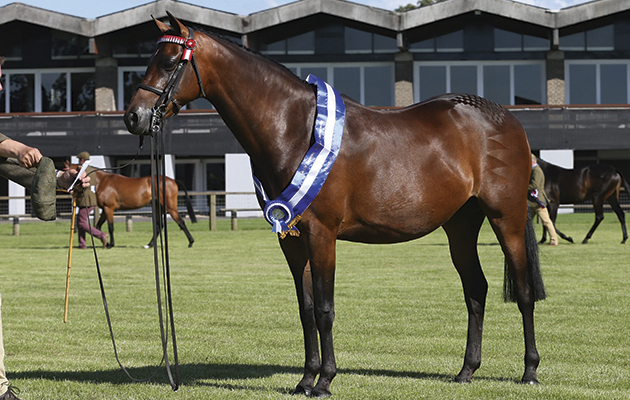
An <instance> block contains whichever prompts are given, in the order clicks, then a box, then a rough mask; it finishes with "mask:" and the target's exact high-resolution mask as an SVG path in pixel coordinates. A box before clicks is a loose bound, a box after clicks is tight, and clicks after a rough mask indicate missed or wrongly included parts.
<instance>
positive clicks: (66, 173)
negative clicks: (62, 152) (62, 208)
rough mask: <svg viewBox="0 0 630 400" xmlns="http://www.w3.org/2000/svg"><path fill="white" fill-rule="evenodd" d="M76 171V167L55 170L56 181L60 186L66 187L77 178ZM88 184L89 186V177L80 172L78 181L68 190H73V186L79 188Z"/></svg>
mask: <svg viewBox="0 0 630 400" xmlns="http://www.w3.org/2000/svg"><path fill="white" fill-rule="evenodd" d="M78 173H79V171H77V170H76V169H66V170H63V171H59V172H57V183H58V184H59V186H61V187H62V188H64V189H67V188H68V187H69V186H70V185H72V182H74V180H75V179H76V178H77V174H78ZM88 186H90V177H89V176H87V175H86V174H85V172H83V173H82V174H81V178H79V181H78V182H77V183H76V185H74V187H73V188H72V190H71V191H70V192H74V190H75V188H76V189H79V188H80V187H84V188H85V187H88Z"/></svg>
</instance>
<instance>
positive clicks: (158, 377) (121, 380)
mask: <svg viewBox="0 0 630 400" xmlns="http://www.w3.org/2000/svg"><path fill="white" fill-rule="evenodd" d="M127 370H128V372H129V374H130V375H131V376H132V377H133V378H134V379H140V380H141V379H146V378H148V377H150V376H153V375H154V376H153V377H152V379H151V380H150V382H152V383H161V382H163V383H164V384H168V382H169V380H168V377H167V374H166V369H165V367H164V366H160V367H155V366H147V367H140V368H127ZM171 370H172V373H173V375H175V369H174V367H173V366H171ZM179 370H180V376H181V384H182V386H212V387H216V388H223V389H230V390H232V389H233V390H261V388H259V387H255V386H246V385H238V384H234V383H222V382H211V381H213V380H216V381H223V380H230V381H234V380H239V379H243V380H246V379H259V378H266V377H270V376H273V375H276V374H294V375H298V376H301V375H302V373H303V369H302V368H300V367H295V366H286V365H254V364H183V365H180V366H179ZM156 372H157V373H156ZM340 374H350V375H364V376H384V377H393V378H410V379H418V380H436V381H443V382H453V378H454V376H453V375H446V374H438V373H427V372H416V371H393V370H384V369H363V368H358V369H339V370H338V375H340ZM10 375H11V376H10V378H11V379H47V380H52V381H75V382H81V383H95V384H98V383H110V384H121V385H122V384H129V383H131V382H132V381H131V380H130V379H129V378H128V377H127V376H126V375H125V373H124V372H123V371H122V370H121V369H119V368H117V369H107V370H100V371H21V372H14V373H11V374H10ZM299 379H300V378H296V379H295V384H296V385H297V383H298V382H299ZM473 380H477V381H493V382H512V383H518V382H519V381H518V380H516V379H511V378H502V377H479V378H473ZM453 384H455V383H453ZM292 391H293V387H291V388H279V389H278V392H280V393H291V392H292Z"/></svg>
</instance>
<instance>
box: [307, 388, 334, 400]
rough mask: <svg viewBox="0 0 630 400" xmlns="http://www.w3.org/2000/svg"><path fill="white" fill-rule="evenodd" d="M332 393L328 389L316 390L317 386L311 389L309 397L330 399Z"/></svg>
mask: <svg viewBox="0 0 630 400" xmlns="http://www.w3.org/2000/svg"><path fill="white" fill-rule="evenodd" d="M330 396H332V393H330V390H328V389H317V386H316V387H314V388H313V391H312V392H311V394H310V397H330Z"/></svg>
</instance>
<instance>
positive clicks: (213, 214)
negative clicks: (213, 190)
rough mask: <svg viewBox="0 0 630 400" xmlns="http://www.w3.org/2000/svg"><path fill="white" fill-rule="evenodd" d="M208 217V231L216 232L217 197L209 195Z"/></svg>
mask: <svg viewBox="0 0 630 400" xmlns="http://www.w3.org/2000/svg"><path fill="white" fill-rule="evenodd" d="M208 215H209V216H210V230H211V231H216V230H217V195H216V194H211V195H210V210H209V211H208Z"/></svg>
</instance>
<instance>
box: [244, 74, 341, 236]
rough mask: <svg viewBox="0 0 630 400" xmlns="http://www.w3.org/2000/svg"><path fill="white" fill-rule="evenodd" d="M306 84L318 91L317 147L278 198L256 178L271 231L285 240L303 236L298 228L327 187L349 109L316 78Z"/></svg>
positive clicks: (312, 149)
mask: <svg viewBox="0 0 630 400" xmlns="http://www.w3.org/2000/svg"><path fill="white" fill-rule="evenodd" d="M306 82H308V83H310V84H312V85H315V86H316V87H317V118H316V119H315V126H314V129H313V133H314V136H315V143H313V145H312V146H311V147H310V149H309V150H308V151H307V153H306V155H305V156H304V158H303V159H302V163H301V164H300V166H299V168H298V169H297V171H296V172H295V174H294V175H293V179H292V180H291V183H290V184H289V186H287V187H286V188H285V189H284V191H283V192H282V193H281V194H280V195H279V196H278V197H277V198H275V199H273V200H271V199H269V197H268V196H267V193H266V192H265V189H264V188H263V186H262V184H261V183H260V181H259V180H258V178H256V175H253V178H254V187H255V188H256V192H257V193H258V194H259V195H260V197H261V198H262V199H263V200H264V201H265V208H264V210H263V215H264V217H265V219H266V220H267V222H269V223H270V224H271V226H272V229H271V231H272V232H274V233H277V234H278V235H280V237H281V238H282V239H284V238H285V237H286V235H287V234H289V235H292V236H299V235H300V231H299V230H298V229H297V227H296V226H295V225H296V224H297V223H298V222H299V221H300V219H301V218H302V214H303V213H304V211H305V210H306V209H307V208H308V206H309V205H311V203H312V202H313V200H314V199H315V197H316V196H317V194H318V193H319V191H320V190H321V188H322V186H324V182H326V178H328V174H329V173H330V170H331V168H332V166H333V164H334V162H335V160H336V159H337V155H338V154H339V148H340V147H341V139H342V137H343V127H344V122H345V116H346V106H345V104H344V102H343V99H342V98H341V95H340V94H339V92H337V91H336V90H335V89H334V88H333V87H332V86H330V85H329V84H327V83H326V82H324V81H323V80H322V79H320V78H318V77H316V76H315V75H309V76H308V77H307V78H306ZM252 171H253V168H252Z"/></svg>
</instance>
